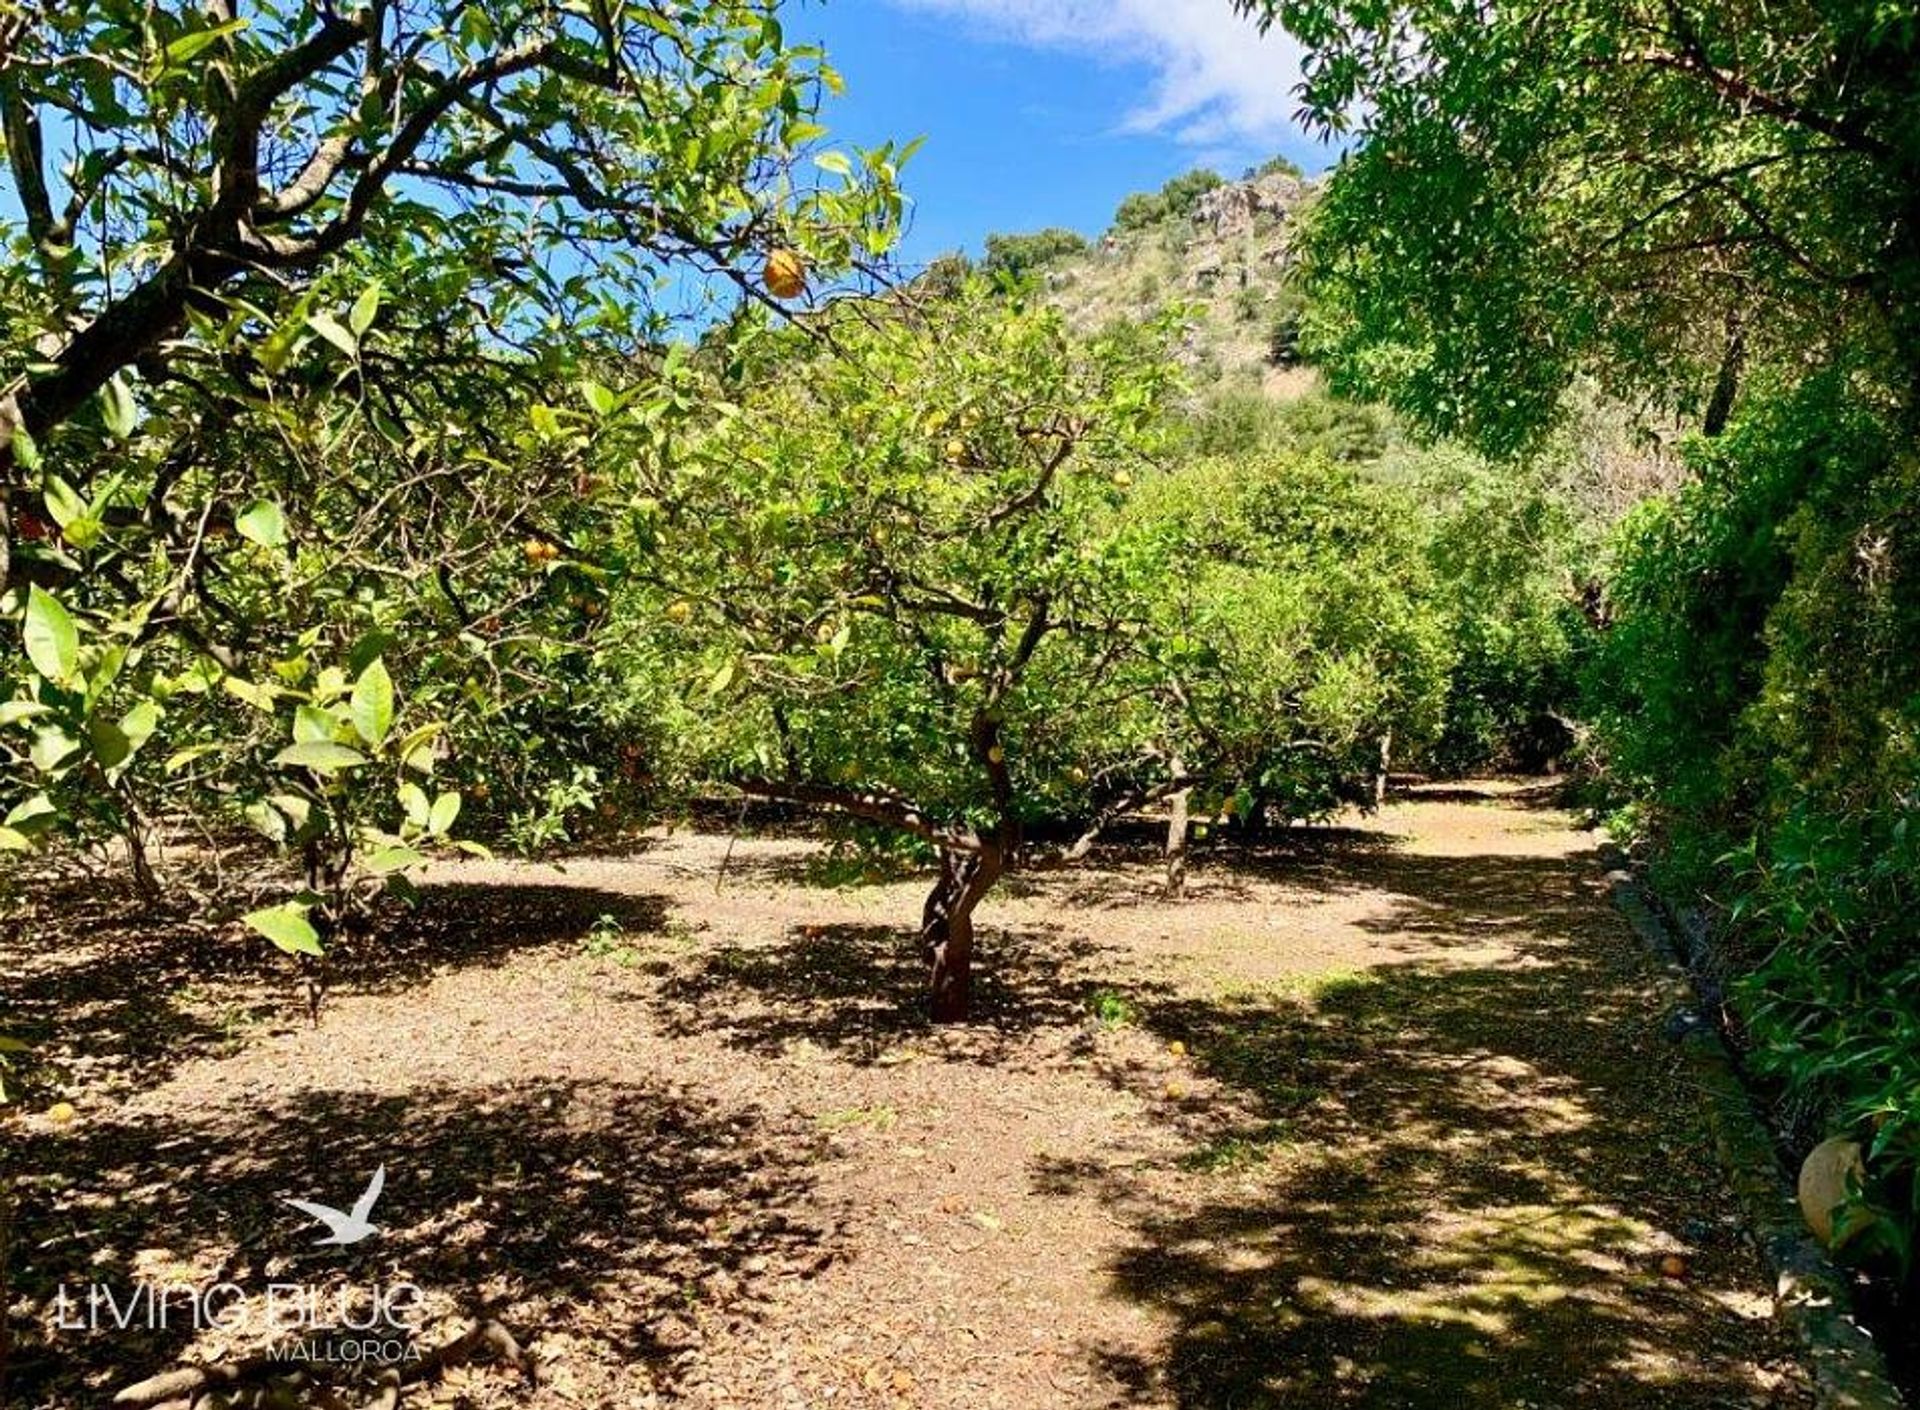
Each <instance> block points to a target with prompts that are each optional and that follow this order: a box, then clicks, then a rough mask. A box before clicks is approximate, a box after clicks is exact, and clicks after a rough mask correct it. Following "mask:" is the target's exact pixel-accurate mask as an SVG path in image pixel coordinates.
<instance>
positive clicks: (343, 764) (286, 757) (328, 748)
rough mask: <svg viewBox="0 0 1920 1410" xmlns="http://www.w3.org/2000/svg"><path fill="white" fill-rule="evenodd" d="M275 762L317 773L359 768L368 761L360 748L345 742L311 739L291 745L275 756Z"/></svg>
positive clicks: (286, 766) (283, 765)
mask: <svg viewBox="0 0 1920 1410" xmlns="http://www.w3.org/2000/svg"><path fill="white" fill-rule="evenodd" d="M273 762H274V763H276V764H279V765H280V766H281V767H283V768H297V769H312V770H314V771H315V772H316V773H323V774H325V773H333V772H335V771H337V770H340V769H353V768H358V767H359V766H360V765H362V764H364V763H366V762H367V756H366V755H365V754H362V753H361V752H360V751H359V750H358V749H349V748H347V746H346V745H344V744H324V743H321V742H320V741H318V740H311V741H308V742H307V743H305V744H294V745H290V746H288V747H287V748H285V749H282V750H281V751H280V752H279V753H278V754H275V755H274V756H273Z"/></svg>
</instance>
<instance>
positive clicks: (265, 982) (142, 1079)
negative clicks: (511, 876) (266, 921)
mask: <svg viewBox="0 0 1920 1410" xmlns="http://www.w3.org/2000/svg"><path fill="white" fill-rule="evenodd" d="M666 912H667V903H666V901H665V899H664V898H661V897H657V896H644V895H643V896H633V895H624V894H619V893H614V892H606V891H600V890H596V889H593V888H589V887H579V886H560V885H516V886H510V887H502V886H483V885H474V884H468V883H462V882H447V883H439V884H435V885H431V886H428V887H425V888H423V894H422V898H421V900H420V903H419V904H418V905H417V906H416V907H412V908H405V909H388V910H383V911H381V912H379V913H378V914H377V915H376V918H375V924H374V926H373V927H372V928H371V929H370V930H369V931H368V932H367V933H365V934H356V935H348V936H342V937H339V938H338V939H337V940H336V941H335V942H334V943H333V944H332V945H331V946H330V947H329V953H328V957H327V960H326V962H325V964H324V966H322V967H321V968H320V969H319V970H318V975H319V977H320V978H321V980H322V982H323V984H325V985H327V986H329V987H331V988H335V989H337V990H338V991H339V992H349V993H352V992H358V993H391V992H398V991H402V990H406V989H410V988H414V987H417V986H419V985H423V984H425V983H427V982H428V981H430V980H431V979H432V978H433V977H434V976H435V975H436V974H441V973H445V972H448V971H450V970H457V969H463V968H468V967H471V966H476V965H491V964H494V963H497V962H498V961H499V960H500V959H502V958H503V957H504V956H506V955H509V954H512V953H515V952H517V951H522V950H526V949H530V948H534V947H537V946H541V945H550V944H568V943H578V942H579V941H580V940H581V939H582V938H584V937H585V936H587V935H588V934H590V933H591V932H592V931H593V930H594V929H595V927H596V925H597V924H599V923H600V921H601V918H602V917H607V918H609V921H610V923H611V925H613V926H614V927H617V928H618V929H620V930H621V931H623V932H627V933H642V932H648V931H657V930H659V929H660V928H661V927H662V925H663V924H664V921H665V917H666ZM302 977H303V971H302V970H301V968H300V967H299V965H298V963H297V962H296V961H294V960H293V959H292V958H290V957H289V956H286V955H283V954H281V953H280V952H279V951H278V950H275V949H274V948H273V947H272V946H271V945H269V944H267V943H266V941H264V940H262V939H261V938H260V937H259V936H257V935H255V934H253V933H252V932H251V931H247V930H244V929H243V928H242V927H240V926H239V925H237V924H235V923H233V922H232V921H231V920H230V919H225V918H220V917H209V916H208V915H207V913H206V911H205V910H204V908H203V907H202V906H201V904H200V903H199V902H196V901H192V900H187V899H180V900H168V901H165V902H163V903H160V904H154V903H145V902H140V901H138V900H137V899H136V898H134V897H133V895H132V893H131V892H129V891H126V890H124V889H116V888H111V887H108V888H102V887H100V886H99V885H97V884H90V885H75V886H67V885H62V886H59V887H47V888H43V889H41V890H39V891H37V892H35V893H34V894H33V895H32V896H31V897H30V899H29V901H28V903H27V904H26V905H25V906H24V907H23V909H22V910H21V911H20V912H19V913H18V914H17V915H16V916H15V917H13V918H11V919H10V920H9V922H8V924H7V926H6V927H5V930H4V931H0V1018H4V1020H5V1030H6V1032H7V1033H8V1034H9V1035H11V1036H13V1037H17V1038H20V1039H22V1040H24V1041H25V1042H27V1043H28V1044H29V1045H30V1048H29V1052H28V1059H29V1060H28V1062H26V1063H25V1064H23V1066H24V1068H25V1071H26V1076H27V1079H28V1080H27V1081H26V1082H25V1083H23V1084H16V1085H17V1086H19V1089H20V1090H19V1091H18V1092H16V1097H18V1096H19V1095H20V1094H21V1093H24V1094H26V1095H27V1096H28V1097H29V1098H31V1097H32V1096H33V1095H34V1093H35V1092H36V1091H38V1090H55V1089H58V1088H63V1087H68V1086H71V1085H73V1084H75V1083H79V1082H84V1083H85V1084H86V1085H88V1086H89V1087H90V1088H92V1089H93V1090H94V1091H95V1092H96V1094H101V1095H104V1094H106V1093H108V1092H112V1091H116V1090H121V1091H134V1090H139V1089H142V1088H145V1087H150V1086H153V1085H155V1084H156V1083H158V1082H160V1081H162V1080H164V1078H165V1077H166V1075H167V1074H168V1073H170V1072H171V1071H173V1069H174V1068H175V1067H176V1066H177V1065H178V1064H179V1063H181V1062H183V1061H185V1060H187V1059H188V1058H191V1057H195V1056H199V1055H203V1054H206V1053H208V1052H213V1051H221V1050H224V1049H226V1048H228V1047H231V1046H232V1045H233V1043H234V1042H235V1041H237V1039H238V1038H239V1037H240V1036H241V1035H243V1034H246V1033H249V1032H252V1031H257V1030H258V1029H259V1028H261V1027H262V1026H272V1025H275V1024H279V1025H289V1024H294V1023H301V1022H305V1021H306V1018H305V1013H306V1009H305V991H304V988H303V986H302V982H301V981H302Z"/></svg>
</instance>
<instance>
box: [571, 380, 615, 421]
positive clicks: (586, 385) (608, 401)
mask: <svg viewBox="0 0 1920 1410" xmlns="http://www.w3.org/2000/svg"><path fill="white" fill-rule="evenodd" d="M580 395H581V396H582V397H583V398H584V399H585V400H586V403H587V408H588V409H589V410H590V411H592V412H593V414H594V415H595V416H603V417H604V416H611V415H613V413H614V411H615V410H616V409H617V408H618V407H619V405H620V401H619V398H617V397H615V396H614V394H613V393H612V392H610V391H608V390H607V389H606V388H605V387H603V386H601V385H600V384H599V383H598V382H596V381H594V380H593V379H592V378H588V379H587V380H586V381H584V382H582V383H581V384H580Z"/></svg>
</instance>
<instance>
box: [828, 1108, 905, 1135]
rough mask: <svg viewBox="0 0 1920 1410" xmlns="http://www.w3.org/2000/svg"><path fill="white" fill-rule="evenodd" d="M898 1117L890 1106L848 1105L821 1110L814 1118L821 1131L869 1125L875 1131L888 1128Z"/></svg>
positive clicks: (898, 1114) (842, 1129)
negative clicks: (835, 1109) (832, 1109)
mask: <svg viewBox="0 0 1920 1410" xmlns="http://www.w3.org/2000/svg"><path fill="white" fill-rule="evenodd" d="M899 1119H900V1113H899V1112H897V1111H895V1110H894V1109H893V1108H892V1107H890V1106H850V1107H845V1108H842V1109H841V1110H839V1111H823V1112H821V1113H820V1114H819V1115H818V1116H816V1117H815V1118H814V1124H815V1125H816V1126H818V1127H819V1128H820V1129H821V1130H822V1131H844V1130H846V1129H848V1128H849V1127H853V1126H870V1127H872V1128H873V1129H874V1130H876V1131H885V1130H887V1129H889V1128H890V1127H891V1126H892V1125H893V1124H894V1122H896V1121H898V1120H899Z"/></svg>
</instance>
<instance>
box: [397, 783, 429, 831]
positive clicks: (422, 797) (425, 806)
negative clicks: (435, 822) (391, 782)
mask: <svg viewBox="0 0 1920 1410" xmlns="http://www.w3.org/2000/svg"><path fill="white" fill-rule="evenodd" d="M400 806H401V807H402V808H405V809H406V810H407V821H408V822H410V823H412V824H413V825H414V826H415V827H417V828H421V829H423V830H424V829H425V828H426V826H427V824H428V822H429V821H430V820H431V819H432V817H433V804H431V803H430V802H428V801H427V794H426V790H425V789H423V788H421V787H420V785H419V784H417V783H415V782H413V781H412V780H411V779H409V780H407V781H406V782H405V783H402V784H401V785H400Z"/></svg>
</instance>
